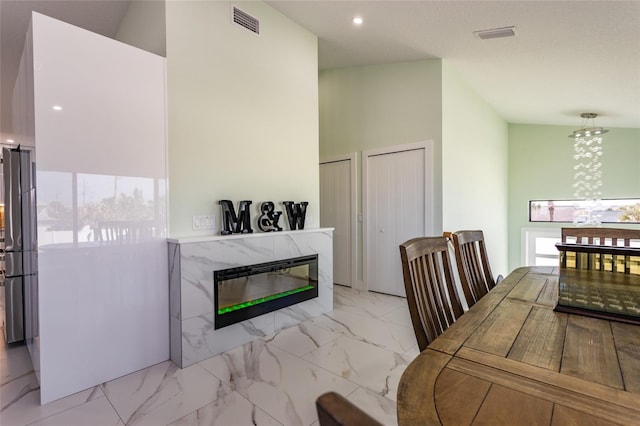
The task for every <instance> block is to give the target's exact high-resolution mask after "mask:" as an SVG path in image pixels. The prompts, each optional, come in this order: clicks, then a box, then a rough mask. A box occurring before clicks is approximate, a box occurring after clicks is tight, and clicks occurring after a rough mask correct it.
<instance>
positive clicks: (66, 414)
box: [0, 286, 419, 426]
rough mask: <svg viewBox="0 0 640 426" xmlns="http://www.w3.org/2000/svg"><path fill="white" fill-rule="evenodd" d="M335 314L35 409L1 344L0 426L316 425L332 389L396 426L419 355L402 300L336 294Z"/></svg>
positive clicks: (27, 372)
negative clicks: (402, 384) (399, 395)
mask: <svg viewBox="0 0 640 426" xmlns="http://www.w3.org/2000/svg"><path fill="white" fill-rule="evenodd" d="M334 302H335V303H334V311H333V312H331V313H329V314H326V315H323V316H320V317H317V318H313V319H310V320H306V321H304V322H302V323H300V324H299V325H297V326H294V327H290V328H287V329H284V330H280V331H279V332H276V333H272V334H269V335H267V336H264V337H261V338H258V340H256V341H254V342H253V343H250V344H246V345H244V346H240V347H237V348H235V349H231V350H229V351H227V352H225V353H223V354H221V355H219V356H216V357H213V358H210V359H208V360H205V361H202V362H200V363H197V364H194V365H192V366H190V367H188V368H185V369H180V368H178V367H176V366H175V365H174V364H172V363H170V362H163V363H160V364H157V365H155V366H152V367H149V368H147V369H144V370H141V371H138V372H135V373H132V374H129V375H127V376H124V377H121V378H119V379H116V380H113V381H110V382H108V383H105V384H103V385H102V386H98V387H94V388H92V389H89V390H86V391H83V392H79V393H77V394H75V395H71V396H69V397H66V398H62V399H60V400H57V401H54V402H51V403H49V404H46V405H40V401H39V398H40V396H39V385H38V382H37V380H36V377H35V374H34V372H33V368H32V366H31V361H30V357H29V354H28V352H27V349H26V346H24V345H10V346H8V345H0V384H1V387H0V424H1V425H2V426H23V425H24V426H26V425H37V426H44V425H50V426H73V425H91V426H93V425H113V426H120V425H124V424H126V425H127V426H128V425H152V426H165V425H171V426H192V425H193V426H199V425H212V424H215V425H216V426H242V425H245V424H246V425H254V424H257V425H303V426H317V425H318V423H317V415H316V411H315V399H316V398H317V397H318V396H319V395H321V394H322V393H324V392H327V391H330V390H333V391H336V392H338V393H340V394H342V395H345V396H346V397H347V399H349V400H350V401H351V402H353V403H354V404H356V405H357V406H359V407H360V408H362V409H363V410H365V411H366V412H367V413H369V414H370V415H371V416H373V417H374V418H376V419H377V420H378V421H380V422H381V423H383V424H385V425H390V426H395V425H396V414H395V402H394V401H393V400H394V399H395V395H396V392H397V391H396V388H397V383H398V380H399V377H400V375H401V373H402V371H403V370H404V368H405V367H406V365H407V364H408V363H409V362H410V360H411V359H413V358H414V357H415V356H417V355H418V353H419V351H418V347H417V344H416V341H415V336H414V334H413V328H412V326H411V322H410V318H409V314H408V309H407V307H406V299H404V298H398V297H395V296H389V295H384V294H379V293H370V292H360V291H355V290H353V289H351V288H349V287H343V286H336V287H335V288H334Z"/></svg>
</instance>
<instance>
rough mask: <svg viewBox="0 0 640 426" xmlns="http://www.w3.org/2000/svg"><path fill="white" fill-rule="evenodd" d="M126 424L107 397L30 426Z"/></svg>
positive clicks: (116, 425) (120, 425) (113, 425)
mask: <svg viewBox="0 0 640 426" xmlns="http://www.w3.org/2000/svg"><path fill="white" fill-rule="evenodd" d="M86 425H91V426H124V423H122V420H121V419H120V417H118V414H117V413H116V412H115V410H114V409H113V407H112V406H111V404H110V403H109V400H107V398H104V397H102V398H98V399H94V400H93V401H90V402H87V403H86V404H82V405H79V406H77V407H74V408H71V409H70V410H67V411H64V412H62V413H60V414H56V415H53V416H50V417H47V418H45V419H42V420H40V421H37V422H35V423H31V424H30V426H86Z"/></svg>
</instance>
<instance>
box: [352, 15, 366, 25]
mask: <svg viewBox="0 0 640 426" xmlns="http://www.w3.org/2000/svg"><path fill="white" fill-rule="evenodd" d="M363 22H364V20H363V19H362V17H360V16H356V17H355V18H353V24H354V25H362V23H363Z"/></svg>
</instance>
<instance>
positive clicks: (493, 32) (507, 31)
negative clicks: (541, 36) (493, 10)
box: [473, 27, 517, 40]
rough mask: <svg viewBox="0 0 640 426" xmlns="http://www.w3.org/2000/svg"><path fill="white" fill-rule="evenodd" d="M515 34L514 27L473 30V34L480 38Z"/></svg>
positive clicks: (485, 38)
mask: <svg viewBox="0 0 640 426" xmlns="http://www.w3.org/2000/svg"><path fill="white" fill-rule="evenodd" d="M516 34H517V32H516V27H503V28H492V29H490V30H482V31H474V32H473V35H475V36H476V37H478V38H479V39H482V40H487V39H490V38H500V37H513V36H515V35H516Z"/></svg>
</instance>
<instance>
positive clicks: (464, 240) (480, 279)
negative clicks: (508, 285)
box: [444, 230, 502, 307]
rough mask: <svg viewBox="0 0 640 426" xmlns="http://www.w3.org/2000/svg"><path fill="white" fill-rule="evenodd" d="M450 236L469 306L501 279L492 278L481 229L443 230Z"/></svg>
mask: <svg viewBox="0 0 640 426" xmlns="http://www.w3.org/2000/svg"><path fill="white" fill-rule="evenodd" d="M444 235H445V237H448V238H450V240H451V242H452V243H453V249H454V252H455V257H456V266H457V268H458V276H459V277H460V284H461V286H462V291H463V292H464V298H465V299H466V301H467V305H468V306H469V307H471V306H473V305H474V304H475V303H476V302H477V301H478V300H480V298H482V296H484V295H485V294H487V293H488V292H489V290H491V289H492V288H493V287H495V286H496V284H497V283H498V282H500V281H501V280H502V276H499V277H498V279H497V280H496V279H494V278H493V274H492V273H491V266H490V265H489V258H488V256H487V248H486V245H485V242H484V234H483V233H482V231H479V230H476V231H457V232H445V233H444Z"/></svg>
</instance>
